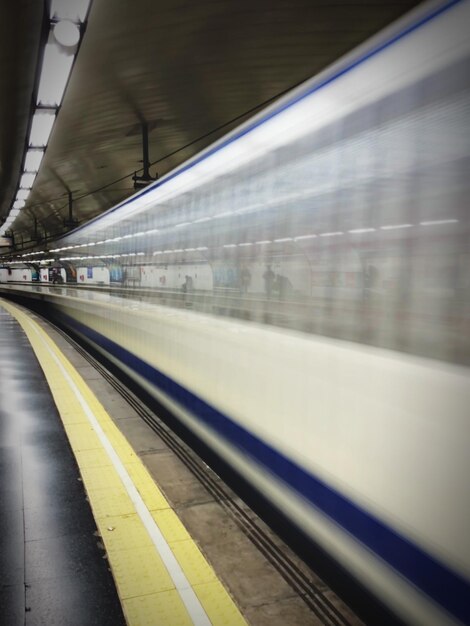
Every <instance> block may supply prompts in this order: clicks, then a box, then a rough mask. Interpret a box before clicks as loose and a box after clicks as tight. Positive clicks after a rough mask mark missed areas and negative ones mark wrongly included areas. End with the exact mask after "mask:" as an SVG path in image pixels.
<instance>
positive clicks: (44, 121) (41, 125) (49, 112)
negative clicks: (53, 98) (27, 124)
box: [29, 109, 56, 148]
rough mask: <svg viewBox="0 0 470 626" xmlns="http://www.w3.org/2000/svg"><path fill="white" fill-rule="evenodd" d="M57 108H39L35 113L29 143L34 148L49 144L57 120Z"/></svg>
mask: <svg viewBox="0 0 470 626" xmlns="http://www.w3.org/2000/svg"><path fill="white" fill-rule="evenodd" d="M55 114H56V112H55V109H37V110H36V112H35V114H34V115H33V121H32V124H31V132H30V134H29V145H30V147H32V148H44V147H45V146H47V142H48V141H49V137H50V134H51V131H52V127H53V125H54V120H55Z"/></svg>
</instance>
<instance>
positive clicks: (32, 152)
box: [24, 148, 44, 172]
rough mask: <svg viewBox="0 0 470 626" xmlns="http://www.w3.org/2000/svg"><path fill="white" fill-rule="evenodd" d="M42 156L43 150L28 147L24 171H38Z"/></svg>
mask: <svg viewBox="0 0 470 626" xmlns="http://www.w3.org/2000/svg"><path fill="white" fill-rule="evenodd" d="M43 156H44V150H38V149H35V148H30V149H29V150H28V152H27V153H26V157H25V160H24V170H25V172H38V171H39V168H40V166H41V161H42V158H43Z"/></svg>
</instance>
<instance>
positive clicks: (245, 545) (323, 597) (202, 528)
mask: <svg viewBox="0 0 470 626" xmlns="http://www.w3.org/2000/svg"><path fill="white" fill-rule="evenodd" d="M36 321H38V322H39V323H40V324H41V325H42V326H43V328H45V329H46V330H47V332H49V333H50V335H51V337H52V338H53V340H54V341H55V342H56V343H57V344H58V346H59V347H60V349H61V350H62V351H63V352H64V354H65V355H66V356H67V357H68V358H69V359H70V361H71V362H72V364H73V365H74V367H75V368H76V369H77V370H78V371H79V373H80V374H81V375H82V376H83V377H84V378H85V380H86V381H87V383H88V384H89V386H90V388H91V389H92V391H93V392H94V393H95V394H96V395H97V397H98V398H99V399H100V401H101V402H102V404H103V405H104V407H105V409H106V410H107V411H108V413H109V414H110V415H111V416H112V418H113V420H114V421H115V423H116V425H117V426H118V428H119V429H120V430H121V432H122V433H123V434H124V435H125V436H126V437H127V439H128V441H129V443H130V444H131V445H132V447H133V448H134V450H135V451H136V452H137V453H138V454H139V456H140V457H141V459H142V460H143V462H144V464H145V465H146V466H147V468H148V470H149V471H150V473H151V475H152V476H153V478H154V479H155V481H156V482H157V484H158V485H159V487H160V488H161V489H162V491H163V492H164V494H165V496H166V497H167V499H168V500H169V502H170V503H171V505H172V506H173V508H174V510H175V512H176V513H177V514H178V516H179V517H180V519H181V520H182V522H183V523H184V525H185V526H186V528H187V530H188V532H189V533H190V534H191V535H192V537H193V538H194V539H195V541H196V542H197V544H198V545H199V547H200V549H201V550H202V552H203V553H204V555H205V556H206V558H207V559H208V561H209V562H210V563H211V565H212V566H213V568H214V570H215V572H216V573H217V575H218V576H219V577H220V579H221V580H222V582H223V583H224V585H225V586H226V588H227V589H228V591H229V592H230V593H231V595H232V597H233V598H234V599H235V602H236V604H237V605H238V607H239V608H240V610H241V612H242V613H243V615H244V617H245V618H246V620H247V621H248V623H249V624H251V625H252V626H320V625H321V626H324V625H325V624H345V625H346V624H348V625H351V626H358V625H360V624H362V622H361V621H360V620H359V619H358V618H357V617H356V616H355V615H354V614H353V613H352V611H351V610H350V609H349V608H348V607H347V606H346V605H345V604H344V603H343V602H342V601H341V600H340V599H339V598H338V597H337V596H336V595H335V594H334V593H333V592H332V591H331V590H330V589H328V587H327V586H326V585H325V584H324V583H323V581H322V580H320V579H319V578H318V577H317V576H316V574H315V573H314V572H313V571H312V570H311V569H310V568H309V567H308V566H307V565H306V564H305V563H303V562H302V561H301V560H300V559H299V558H298V557H297V556H296V555H295V554H294V553H293V552H292V551H291V550H290V549H289V548H288V546H286V545H285V544H284V543H283V542H282V541H281V539H279V538H278V537H277V536H276V535H275V534H274V533H273V532H272V531H271V530H270V528H269V527H268V526H267V525H266V524H264V523H263V522H262V520H260V519H259V517H258V516H257V515H256V514H255V513H254V512H253V511H252V510H251V509H250V508H249V507H248V506H247V505H246V504H245V503H244V502H243V501H242V500H241V499H240V498H238V497H237V496H236V494H234V493H233V491H231V490H230V488H229V487H228V486H227V485H225V484H224V483H223V482H222V481H221V479H220V478H219V477H218V476H217V475H216V474H215V473H214V472H212V471H211V470H210V469H209V468H208V467H207V466H206V465H205V464H204V463H203V462H202V461H201V460H200V459H198V460H197V461H196V463H197V465H198V468H199V473H201V471H203V472H204V479H203V480H202V481H201V480H200V479H199V478H198V477H197V476H196V475H195V473H193V471H190V469H188V466H187V465H186V464H185V463H183V461H182V460H180V458H178V456H177V455H176V454H175V453H174V452H173V450H172V449H171V448H170V446H169V445H167V443H166V442H165V440H164V438H162V437H160V436H159V435H157V434H156V433H155V432H154V431H153V430H152V429H151V428H150V427H149V426H148V425H147V424H146V423H145V422H144V421H143V419H142V417H141V416H140V415H139V413H138V412H137V410H136V409H135V408H134V407H133V406H131V405H130V404H129V403H128V402H127V401H126V400H125V399H124V398H123V397H122V396H121V395H119V394H118V393H117V392H116V390H115V389H114V388H113V386H112V385H111V384H110V383H109V382H108V381H107V380H105V378H103V376H102V375H101V374H100V372H99V371H97V370H96V369H95V368H94V367H93V366H92V365H90V363H89V362H88V361H87V360H86V359H85V358H84V356H82V355H81V354H80V353H79V352H77V351H76V350H75V349H74V347H72V346H71V345H70V343H69V342H68V341H67V340H66V339H65V338H64V337H63V336H62V334H60V333H57V332H56V331H55V330H54V329H52V328H51V327H50V326H49V325H48V324H47V323H45V322H44V321H42V320H41V318H38V317H36ZM165 428H166V427H165ZM181 445H182V446H183V447H186V449H187V451H188V454H190V455H191V454H192V455H193V456H195V455H194V453H192V452H191V451H190V450H189V449H188V448H187V446H185V444H184V443H182V442H181ZM201 468H202V469H201ZM266 541H267V542H268V543H269V542H270V543H272V544H274V545H275V547H276V549H277V552H279V553H280V554H281V561H282V563H283V564H284V565H283V566H281V567H278V566H276V564H273V563H272V562H271V561H272V560H273V559H272V558H270V557H269V554H268V556H266V554H267V553H266V550H265V549H260V546H261V547H262V546H263V545H266ZM268 552H269V550H268ZM283 567H284V569H285V571H284V570H283ZM286 572H287V573H288V574H289V575H287V574H286ZM169 626H171V625H169Z"/></svg>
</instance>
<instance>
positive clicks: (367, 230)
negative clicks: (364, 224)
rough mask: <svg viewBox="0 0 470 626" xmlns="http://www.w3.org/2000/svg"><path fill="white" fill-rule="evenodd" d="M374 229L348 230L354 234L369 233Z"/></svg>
mask: <svg viewBox="0 0 470 626" xmlns="http://www.w3.org/2000/svg"><path fill="white" fill-rule="evenodd" d="M374 230H375V228H354V229H353V230H350V231H348V232H350V233H352V234H354V235H356V234H357V235H359V234H361V233H371V232H373V231H374Z"/></svg>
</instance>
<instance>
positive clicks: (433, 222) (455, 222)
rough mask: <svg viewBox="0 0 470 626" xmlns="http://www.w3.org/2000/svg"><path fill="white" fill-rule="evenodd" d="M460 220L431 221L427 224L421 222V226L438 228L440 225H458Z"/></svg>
mask: <svg viewBox="0 0 470 626" xmlns="http://www.w3.org/2000/svg"><path fill="white" fill-rule="evenodd" d="M458 221H459V220H455V219H450V220H429V221H427V222H420V224H421V226H438V225H439V224H457V222H458Z"/></svg>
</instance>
